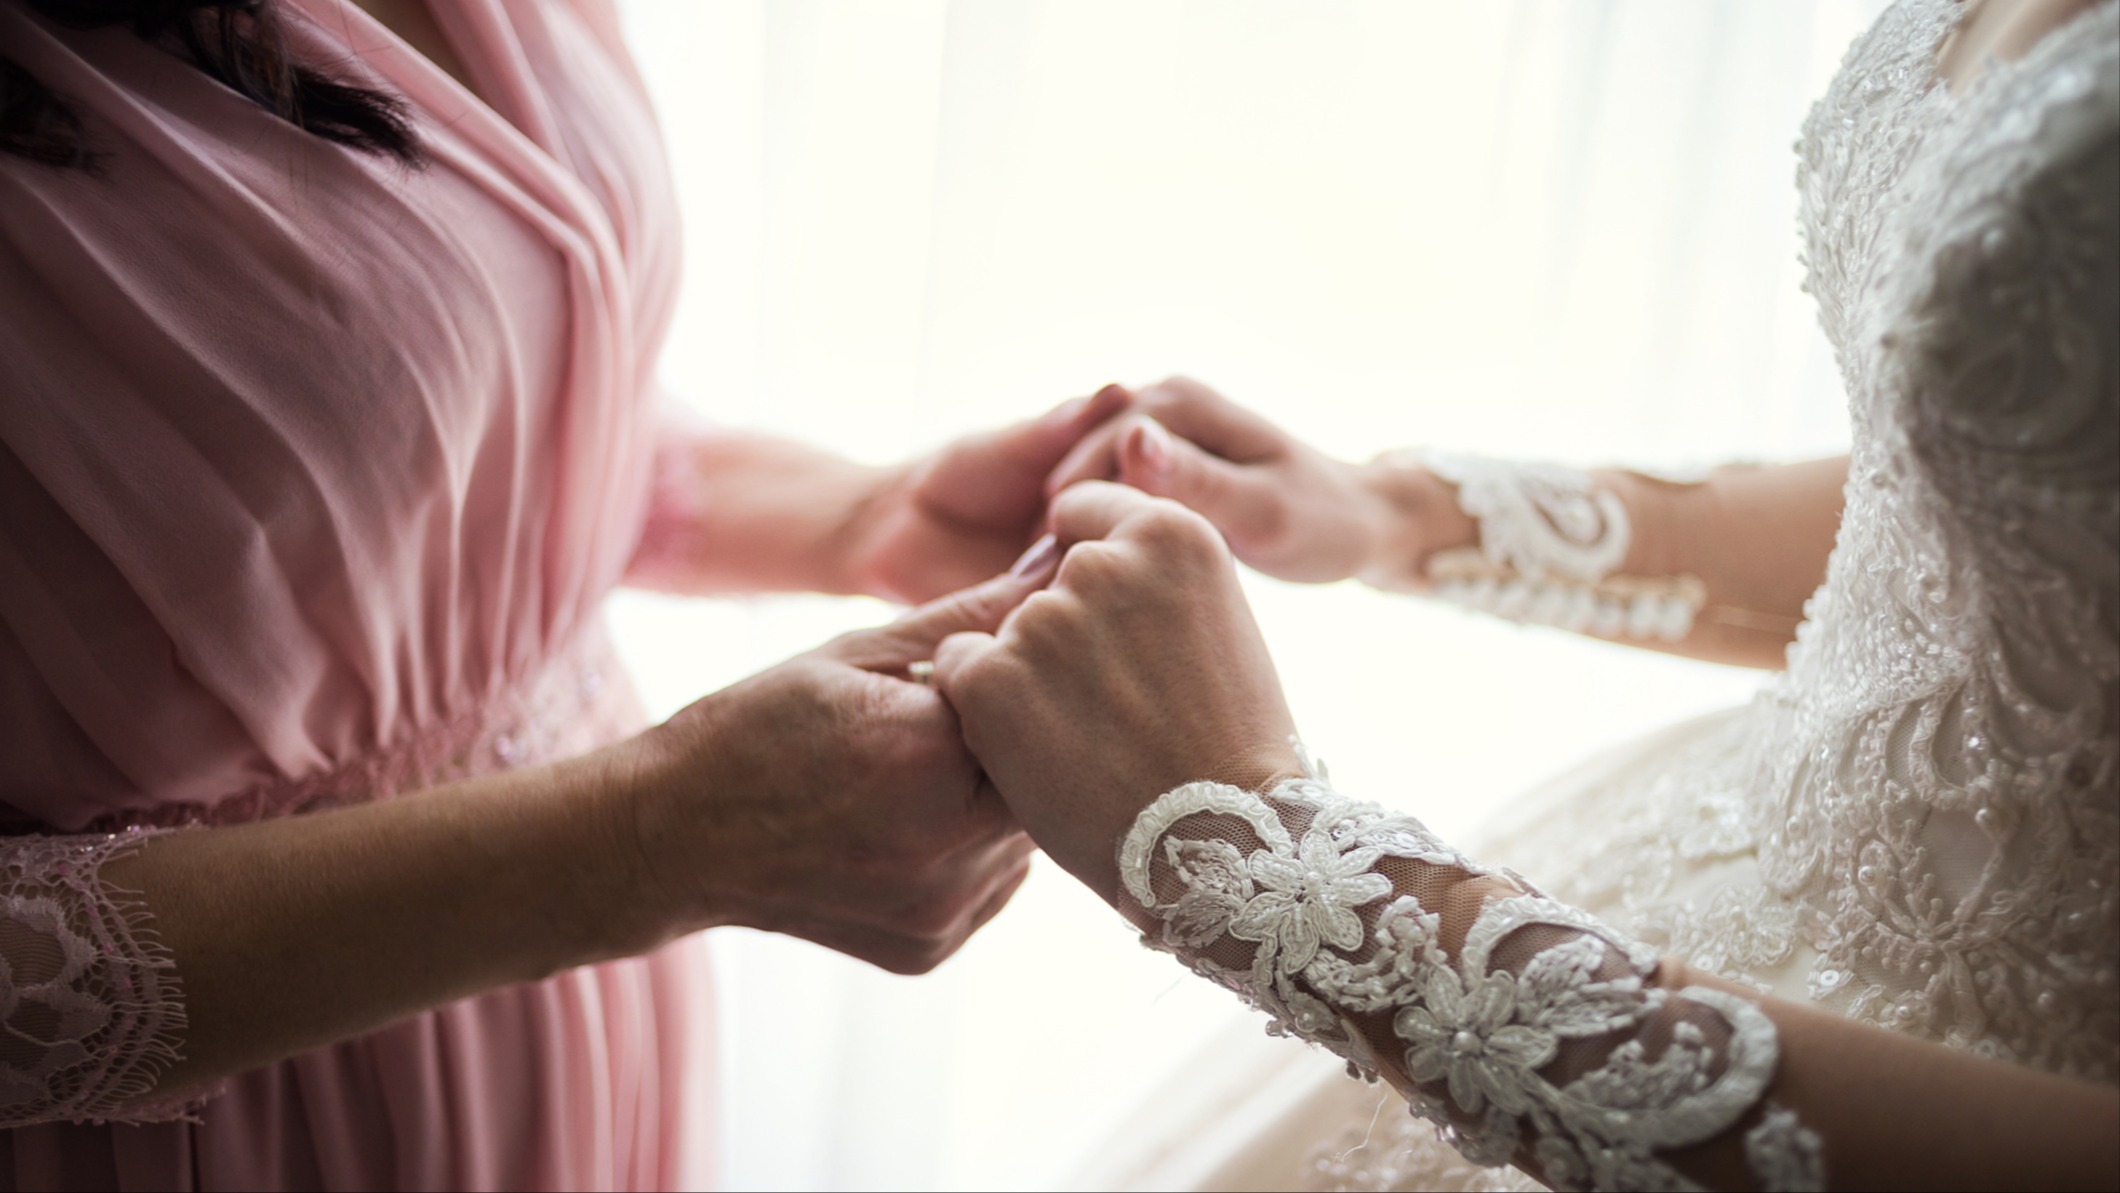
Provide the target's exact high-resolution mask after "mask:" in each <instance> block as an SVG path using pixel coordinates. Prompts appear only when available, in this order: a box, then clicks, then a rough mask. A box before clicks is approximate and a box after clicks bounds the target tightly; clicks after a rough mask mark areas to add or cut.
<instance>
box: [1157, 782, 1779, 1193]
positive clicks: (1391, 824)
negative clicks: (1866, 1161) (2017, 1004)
mask: <svg viewBox="0 0 2120 1193" xmlns="http://www.w3.org/2000/svg"><path fill="white" fill-rule="evenodd" d="M1119 873H1120V880H1121V884H1122V889H1123V891H1124V898H1125V900H1128V901H1130V902H1127V903H1125V906H1126V907H1127V908H1128V910H1129V911H1130V912H1131V913H1133V914H1134V915H1135V916H1136V917H1137V918H1138V919H1140V920H1141V921H1142V922H1144V923H1145V924H1148V925H1150V927H1149V931H1148V934H1147V935H1145V936H1144V938H1143V939H1144V941H1145V942H1146V943H1148V944H1150V945H1151V947H1155V948H1159V949H1162V950H1164V951H1167V952H1171V953H1174V954H1175V955H1177V956H1178V957H1179V958H1181V959H1182V960H1184V961H1185V962H1186V963H1187V964H1189V965H1191V966H1192V967H1193V968H1194V969H1195V970H1196V971H1198V972H1201V973H1203V974H1205V975H1207V976H1209V977H1211V978H1213V979H1214V980H1216V981H1218V982H1220V983H1221V984H1223V985H1225V986H1227V987H1229V988H1230V989H1232V990H1234V991H1236V992H1237V993H1238V994H1240V995H1241V996H1243V997H1244V998H1246V999H1247V1000H1249V1001H1250V1002H1251V1003H1252V1004H1253V1005H1255V1006H1257V1007H1259V1008H1260V1009H1262V1010H1264V1011H1266V1012H1267V1013H1268V1014H1269V1015H1270V1016H1271V1017H1272V1019H1273V1020H1274V1022H1273V1024H1272V1026H1271V1027H1270V1028H1269V1030H1272V1031H1275V1032H1278V1033H1285V1034H1290V1035H1295V1036H1298V1037H1301V1038H1303V1039H1306V1040H1309V1041H1311V1042H1312V1043H1316V1044H1321V1045H1323V1046H1325V1047H1327V1048H1330V1049H1332V1050H1333V1051H1335V1052H1337V1053H1339V1054H1340V1055H1342V1056H1344V1057H1346V1058H1347V1059H1348V1061H1349V1063H1350V1066H1351V1067H1352V1068H1353V1069H1354V1070H1355V1071H1357V1072H1359V1073H1363V1074H1366V1075H1369V1076H1372V1077H1374V1076H1376V1075H1378V1074H1380V1073H1381V1074H1383V1075H1385V1076H1388V1077H1391V1078H1393V1079H1394V1082H1393V1083H1394V1084H1396V1085H1398V1086H1400V1087H1401V1088H1402V1089H1406V1090H1409V1091H1410V1097H1411V1100H1412V1103H1413V1106H1414V1111H1415V1113H1416V1114H1419V1115H1421V1116H1422V1117H1425V1118H1428V1119H1429V1120H1430V1121H1432V1122H1434V1123H1436V1124H1437V1125H1438V1126H1439V1127H1441V1128H1442V1129H1443V1131H1444V1132H1445V1134H1446V1136H1447V1137H1449V1138H1450V1140H1451V1141H1452V1142H1453V1143H1454V1144H1455V1145H1456V1146H1457V1148H1458V1149H1459V1151H1460V1152H1461V1153H1463V1155H1464V1156H1465V1158H1466V1159H1467V1160H1469V1161H1472V1162H1473V1163H1476V1164H1481V1165H1490V1166H1491V1165H1500V1164H1506V1163H1510V1162H1512V1161H1515V1160H1520V1159H1522V1158H1523V1157H1525V1156H1529V1157H1532V1158H1533V1160H1534V1162H1535V1164H1536V1166H1537V1168H1538V1170H1539V1171H1540V1172H1541V1173H1542V1174H1543V1175H1544V1176H1545V1177H1546V1178H1547V1179H1548V1180H1552V1181H1555V1182H1558V1183H1561V1184H1566V1185H1579V1186H1585V1187H1594V1188H1600V1189H1605V1188H1611V1189H1682V1188H1692V1187H1694V1186H1692V1184H1691V1183H1690V1182H1689V1181H1687V1179H1686V1178H1685V1177H1684V1176H1683V1175H1681V1174H1680V1173H1678V1172H1677V1171H1675V1170H1674V1169H1672V1168H1671V1167H1670V1166H1669V1165H1667V1164H1666V1163H1664V1162H1663V1160H1662V1159H1660V1157H1659V1153H1660V1152H1662V1151H1664V1150H1666V1149H1671V1148H1677V1147H1684V1146H1687V1145H1690V1144H1696V1143H1700V1142H1703V1141H1706V1140H1709V1139H1712V1138H1714V1137H1716V1136H1718V1135H1720V1134H1722V1133H1724V1132H1725V1131H1728V1130H1731V1129H1733V1128H1735V1127H1737V1126H1738V1125H1739V1124H1740V1123H1741V1122H1742V1121H1743V1120H1744V1119H1745V1118H1746V1116H1747V1115H1749V1114H1751V1113H1752V1111H1753V1110H1754V1108H1755V1107H1757V1106H1758V1105H1759V1103H1760V1100H1761V1098H1762V1097H1763V1095H1764V1093H1765V1091H1766V1088H1767V1085H1768V1083H1769V1081H1770V1080H1771V1079H1772V1077H1773V1074H1774V1067H1775V1062H1776V1059H1777V1056H1778V1044H1777V1037H1776V1033H1775V1029H1774V1026H1773V1023H1772V1021H1771V1020H1769V1019H1768V1018H1767V1017H1766V1015H1765V1014H1764V1013H1763V1012H1761V1011H1760V1010H1759V1009H1758V1008H1757V1007H1755V1006H1753V1005H1752V1004H1751V1003H1750V1002H1748V1001H1746V1000H1745V999H1742V998H1738V997H1736V996H1733V995H1730V994H1727V993H1724V992H1722V991H1719V990H1711V989H1705V988H1687V989H1683V990H1669V989H1666V988H1663V987H1661V986H1659V985H1657V984H1656V973H1657V965H1658V959H1657V955H1656V953H1655V951H1654V950H1652V949H1648V948H1645V947H1643V946H1641V945H1640V944H1638V943H1636V942H1633V941H1630V940H1628V939H1626V938H1624V937H1622V936H1620V935H1619V934H1618V933H1616V932H1614V931H1613V930H1612V929H1611V928H1609V927H1607V926H1605V925H1604V924H1601V923H1599V922H1598V921H1597V920H1596V919H1594V918H1593V917H1591V916H1589V915H1587V914H1585V913H1583V912H1581V911H1578V910H1576V909H1574V908H1571V907H1568V906H1566V905H1565V904H1561V903H1557V902H1555V901H1553V900H1551V899H1548V898H1546V897H1544V896H1543V895H1541V894H1539V893H1537V892H1536V891H1534V890H1532V889H1530V887H1529V884H1526V883H1523V882H1522V881H1521V880H1519V879H1516V878H1514V876H1510V875H1505V874H1497V873H1496V872H1494V871H1490V870H1488V869H1486V868H1484V867H1481V866H1479V865H1477V864H1475V863H1473V862H1471V861H1469V860H1468V859H1466V858H1464V857H1462V856H1461V855H1459V854H1458V853H1456V852H1455V851H1454V850H1452V849H1450V848H1449V847H1448V846H1447V845H1445V844H1443V843H1442V842H1441V841H1439V840H1437V839H1436V838H1435V837H1434V835H1433V834H1431V833H1429V832H1428V830H1427V829H1426V828H1424V827H1423V826H1422V825H1421V824H1420V823H1419V822H1418V821H1415V820H1413V819H1410V818H1407V817H1400V816H1392V815H1389V814H1387V813H1386V812H1384V811H1383V810H1382V809H1381V808H1378V807H1376V806H1375V805H1371V804H1361V803H1355V802H1353V801H1350V800H1348V799H1346V798H1344V797H1342V796H1340V795H1338V794H1337V793H1335V792H1333V791H1332V789H1331V788H1330V787H1327V786H1325V785H1324V784H1323V783H1321V782H1318V781H1315V780H1308V779H1304V780H1292V781H1290V782H1287V783H1284V784H1282V785H1281V786H1279V787H1277V788H1275V789H1274V790H1273V791H1272V792H1270V793H1268V794H1267V795H1265V796H1258V795H1253V794H1251V793H1249V792H1245V791H1242V790H1240V789H1238V788H1235V787H1229V786H1225V785H1222V784H1218V783H1191V784H1187V785H1186V786H1184V787H1180V788H1178V789H1177V790H1175V791H1172V792H1170V793H1168V794H1166V795H1164V796H1163V797H1161V798H1160V799H1158V800H1156V801H1155V803H1153V804H1151V805H1150V806H1149V807H1148V808H1147V809H1146V810H1145V811H1143V812H1142V813H1141V815H1140V817H1139V818H1138V819H1137V820H1136V822H1135V824H1134V826H1133V829H1132V831H1131V832H1130V833H1129V834H1128V835H1127V837H1126V839H1125V840H1124V841H1123V842H1122V844H1121V846H1120V852H1119ZM1473 878H1487V879H1492V880H1498V881H1499V882H1501V883H1502V884H1503V885H1504V886H1505V887H1506V888H1508V889H1513V890H1515V891H1516V892H1517V893H1515V894H1512V895H1503V896H1494V897H1487V898H1484V899H1481V900H1479V901H1477V902H1476V903H1474V904H1471V905H1468V904H1467V902H1466V901H1465V900H1463V899H1456V900H1453V898H1452V893H1451V892H1452V890H1453V889H1454V888H1456V887H1458V886H1459V884H1461V883H1463V882H1465V881H1467V880H1470V879H1473ZM1782 1114H1783V1115H1786V1112H1782ZM1746 1147H1747V1155H1748V1157H1749V1158H1750V1161H1751V1163H1752V1165H1753V1167H1754V1169H1755V1171H1756V1172H1758V1173H1759V1174H1760V1175H1761V1176H1762V1178H1763V1179H1765V1180H1768V1181H1769V1182H1770V1185H1769V1187H1781V1186H1780V1185H1779V1184H1774V1183H1772V1182H1783V1183H1786V1184H1788V1185H1789V1187H1792V1188H1811V1187H1816V1184H1817V1176H1818V1173H1819V1163H1818V1159H1819V1145H1818V1140H1817V1137H1816V1135H1815V1134H1812V1133H1811V1132H1809V1131H1808V1130H1805V1129H1804V1128H1802V1126H1801V1125H1800V1124H1796V1123H1795V1122H1794V1121H1793V1118H1787V1117H1776V1115H1775V1114H1772V1113H1770V1114H1768V1115H1767V1116H1766V1117H1765V1118H1763V1119H1762V1120H1761V1124H1760V1126H1759V1127H1756V1128H1754V1129H1753V1130H1752V1132H1751V1134H1749V1135H1748V1136H1747V1137H1746Z"/></svg>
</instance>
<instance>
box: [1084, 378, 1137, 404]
mask: <svg viewBox="0 0 2120 1193" xmlns="http://www.w3.org/2000/svg"><path fill="white" fill-rule="evenodd" d="M1090 400H1092V401H1094V402H1095V403H1096V404H1097V407H1098V409H1100V410H1101V409H1107V408H1109V409H1117V408H1118V407H1120V406H1123V405H1125V404H1126V403H1128V402H1131V401H1133V400H1134V395H1133V393H1132V392H1131V391H1129V390H1128V389H1127V388H1126V387H1125V386H1123V385H1121V384H1119V383H1118V382H1116V381H1114V382H1112V383H1111V384H1109V385H1106V386H1105V387H1104V388H1103V389H1100V390H1098V391H1097V392H1096V393H1094V394H1092V395H1090Z"/></svg>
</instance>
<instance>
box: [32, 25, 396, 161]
mask: <svg viewBox="0 0 2120 1193" xmlns="http://www.w3.org/2000/svg"><path fill="white" fill-rule="evenodd" d="M0 2H4V0H0ZM20 2H21V3H24V4H27V5H28V6H29V7H31V8H33V9H35V10H37V11H38V12H40V13H42V14H43V15H44V16H45V17H47V18H49V19H50V20H52V21H54V22H56V23H58V24H61V25H66V26H69V27H71V28H75V29H101V28H105V27H108V26H112V25H128V26H130V27H131V28H132V31H133V32H134V33H135V34H136V35H138V36H139V37H141V38H143V39H145V40H146V41H149V42H152V43H154V44H156V45H159V46H162V47H164V48H166V49H168V50H170V51H171V52H172V53H176V54H179V55H181V56H183V57H186V58H189V59H190V60H191V62H192V63H193V65H195V66H197V67H198V68H199V69H200V70H202V71H204V72H206V74H207V75H209V76H211V77H212V78H214V79H215V80H217V81H219V82H220V83H222V84H224V85H226V86H227V87H228V88H229V89H230V90H232V91H234V92H235V93H236V94H238V95H241V96H243V97H244V98H246V99H248V100H250V101H252V102H253V103H255V104H257V105H258V106H259V107H261V108H264V109H265V110H266V111H268V112H271V113H272V114H273V115H275V116H278V117H279V118H280V119H282V120H285V121H286V122H287V123H289V124H292V125H294V126H295V127H296V128H299V129H302V130H304V131H307V132H311V133H315V134H316V135H317V136H319V137H322V138H324V139H325V140H327V141H332V142H336V143H337V144H340V145H346V146H349V147H351V148H354V149H358V150H361V151H362V152H364V153H377V154H383V155H386V156H389V157H394V158H396V159H398V160H399V161H401V162H404V163H406V164H407V165H418V164H419V163H420V162H421V161H422V160H423V155H422V153H421V150H420V143H419V138H418V137H417V136H416V135H415V134H414V133H413V130H412V121H411V120H410V119H409V118H408V116H407V115H406V110H405V101H404V100H402V99H400V98H398V97H397V96H395V95H391V94H389V93H388V92H383V91H375V90H371V89H368V88H365V87H354V86H349V85H348V84H345V83H341V82H339V81H338V80H336V79H333V78H332V77H331V76H329V75H326V74H324V73H323V72H322V71H319V70H317V69H316V68H314V67H310V66H305V65H303V64H302V63H299V62H296V61H295V60H294V58H293V56H292V55H291V54H289V52H288V49H287V43H286V39H285V38H284V37H283V36H282V35H281V31H280V23H279V19H278V14H277V12H276V11H275V0H20ZM0 154H12V155H14V156H16V157H25V158H28V159H30V160H31V161H36V162H44V163H47V164H49V165H54V166H61V167H69V168H77V169H93V168H94V165H95V159H96V150H95V147H94V146H93V145H91V144H90V143H89V140H88V132H87V129H86V127H85V126H84V125H83V123H82V120H81V116H80V114H79V113H78V112H76V111H74V109H73V108H72V107H71V106H70V105H68V103H67V102H66V100H65V98H64V97H62V96H60V95H59V94H57V93H56V92H54V91H53V90H52V89H51V88H49V87H47V86H45V85H44V84H43V82H41V81H40V80H39V79H38V78H37V77H36V76H35V75H33V74H31V73H30V72H29V71H27V70H25V69H23V67H22V66H21V65H19V64H18V63H16V62H14V61H13V60H11V59H9V58H8V57H6V56H5V55H0Z"/></svg>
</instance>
